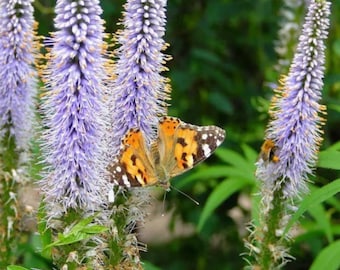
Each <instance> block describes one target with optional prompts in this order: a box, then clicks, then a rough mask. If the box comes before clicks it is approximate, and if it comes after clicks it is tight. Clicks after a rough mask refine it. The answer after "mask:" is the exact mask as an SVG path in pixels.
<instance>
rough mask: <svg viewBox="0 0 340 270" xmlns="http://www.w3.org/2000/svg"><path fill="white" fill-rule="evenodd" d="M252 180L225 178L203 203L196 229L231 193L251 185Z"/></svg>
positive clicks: (200, 227) (199, 227)
mask: <svg viewBox="0 0 340 270" xmlns="http://www.w3.org/2000/svg"><path fill="white" fill-rule="evenodd" d="M252 184H253V183H252V182H249V181H246V180H243V181H242V180H241V179H227V180H225V181H223V182H222V183H221V184H219V185H218V186H217V187H216V188H215V189H214V191H213V192H212V193H211V194H210V196H209V197H208V200H207V203H206V204H205V205H204V208H203V212H202V214H201V217H200V220H199V222H198V226H197V229H198V231H201V230H202V228H203V225H204V224H205V222H206V221H207V219H208V218H209V216H210V215H211V213H212V212H213V211H214V210H215V209H216V208H217V207H218V206H219V205H220V204H221V203H222V202H223V201H225V200H226V199H228V198H229V197H230V196H231V195H232V194H233V193H235V192H236V191H238V190H241V189H242V188H244V187H245V186H247V185H252Z"/></svg>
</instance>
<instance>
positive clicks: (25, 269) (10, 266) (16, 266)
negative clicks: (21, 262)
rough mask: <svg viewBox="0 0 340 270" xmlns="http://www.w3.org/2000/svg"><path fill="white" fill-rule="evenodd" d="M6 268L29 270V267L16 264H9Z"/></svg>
mask: <svg viewBox="0 0 340 270" xmlns="http://www.w3.org/2000/svg"><path fill="white" fill-rule="evenodd" d="M7 270H29V269H28V268H25V267H22V266H18V265H9V266H7Z"/></svg>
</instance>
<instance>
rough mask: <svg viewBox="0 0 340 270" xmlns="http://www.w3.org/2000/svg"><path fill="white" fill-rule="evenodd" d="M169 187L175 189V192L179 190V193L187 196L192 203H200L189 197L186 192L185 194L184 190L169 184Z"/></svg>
mask: <svg viewBox="0 0 340 270" xmlns="http://www.w3.org/2000/svg"><path fill="white" fill-rule="evenodd" d="M170 187H171V188H173V189H174V190H176V191H177V192H179V193H180V194H182V195H183V196H185V197H187V198H188V199H189V200H190V201H192V202H193V203H194V204H196V205H200V203H199V202H198V201H196V200H195V199H194V198H192V197H190V196H189V195H188V194H186V193H185V192H183V191H181V190H179V189H178V188H176V187H174V186H170Z"/></svg>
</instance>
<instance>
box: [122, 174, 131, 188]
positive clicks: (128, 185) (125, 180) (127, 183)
mask: <svg viewBox="0 0 340 270" xmlns="http://www.w3.org/2000/svg"><path fill="white" fill-rule="evenodd" d="M122 180H123V183H124V185H125V186H127V187H131V184H130V182H129V179H128V177H127V176H126V174H123V175H122Z"/></svg>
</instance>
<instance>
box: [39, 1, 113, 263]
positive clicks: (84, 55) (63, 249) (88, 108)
mask: <svg viewBox="0 0 340 270" xmlns="http://www.w3.org/2000/svg"><path fill="white" fill-rule="evenodd" d="M55 12H56V18H55V20H54V24H55V28H56V31H55V32H54V33H53V35H52V37H51V38H50V39H49V40H47V42H46V45H47V49H48V51H49V53H48V55H47V61H48V63H47V67H46V69H45V70H44V71H43V74H44V80H45V85H46V92H45V93H44V94H43V98H42V101H43V104H42V112H43V116H44V119H43V123H44V126H45V127H46V129H45V130H44V131H43V134H42V138H43V145H42V148H43V152H44V156H45V160H44V161H45V164H46V167H45V170H44V177H43V179H42V181H41V182H40V185H41V189H42V193H43V196H44V207H45V211H46V213H45V216H44V217H42V219H43V220H42V221H44V222H46V223H47V227H48V228H49V229H51V230H52V233H53V235H54V238H53V243H52V247H53V248H54V249H55V252H54V253H53V254H56V256H54V257H53V261H54V263H55V264H56V265H57V266H58V268H61V269H75V268H76V267H79V268H82V267H87V269H104V268H100V267H99V266H98V265H100V264H101V262H103V261H105V257H106V256H105V255H104V252H105V250H106V249H107V246H106V245H105V241H103V238H102V237H101V233H103V235H104V236H103V237H104V238H105V226H104V225H107V224H105V222H106V221H105V220H103V219H104V218H105V217H106V213H105V211H106V210H105V209H103V208H102V207H103V204H104V203H106V201H107V194H108V189H107V187H106V186H107V185H106V182H105V178H104V177H103V175H104V171H105V166H106V161H105V159H104V158H103V156H104V155H103V153H104V151H105V150H106V145H105V142H104V139H103V137H104V134H105V126H106V123H107V121H106V118H107V117H106V116H105V114H106V107H105V106H106V103H105V94H106V92H107V90H106V87H105V85H104V82H105V81H106V80H107V78H108V76H107V75H106V70H105V65H106V64H107V62H106V60H105V58H104V54H105V53H106V48H107V46H106V44H105V43H104V41H103V39H104V37H105V34H104V27H103V20H102V19H101V14H102V9H101V7H100V2H99V0H58V1H57V4H56V8H55ZM44 229H46V228H43V229H42V230H41V231H43V230H44ZM60 236H62V237H60ZM69 238H72V242H71V243H70V242H69Z"/></svg>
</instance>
